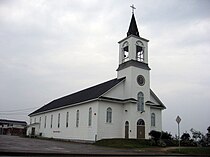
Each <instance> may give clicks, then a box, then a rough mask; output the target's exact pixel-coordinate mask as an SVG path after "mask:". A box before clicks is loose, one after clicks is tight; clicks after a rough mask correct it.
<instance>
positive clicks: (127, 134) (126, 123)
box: [125, 121, 129, 138]
mask: <svg viewBox="0 0 210 157" xmlns="http://www.w3.org/2000/svg"><path fill="white" fill-rule="evenodd" d="M125 138H129V122H128V121H126V122H125Z"/></svg>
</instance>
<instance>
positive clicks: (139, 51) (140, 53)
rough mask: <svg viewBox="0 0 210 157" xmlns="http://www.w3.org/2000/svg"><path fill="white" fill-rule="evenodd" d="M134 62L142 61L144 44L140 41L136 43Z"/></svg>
mask: <svg viewBox="0 0 210 157" xmlns="http://www.w3.org/2000/svg"><path fill="white" fill-rule="evenodd" d="M136 60H137V61H140V62H143V61H144V44H143V43H142V42H141V41H137V42H136Z"/></svg>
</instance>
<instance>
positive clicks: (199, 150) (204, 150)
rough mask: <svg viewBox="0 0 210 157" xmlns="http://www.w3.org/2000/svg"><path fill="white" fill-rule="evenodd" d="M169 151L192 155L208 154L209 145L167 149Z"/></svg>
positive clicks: (209, 152) (209, 153)
mask: <svg viewBox="0 0 210 157" xmlns="http://www.w3.org/2000/svg"><path fill="white" fill-rule="evenodd" d="M169 152H171V153H180V154H192V155H210V147H182V148H180V151H179V149H172V150H169Z"/></svg>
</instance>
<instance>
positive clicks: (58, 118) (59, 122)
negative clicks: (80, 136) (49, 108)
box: [58, 113, 61, 128]
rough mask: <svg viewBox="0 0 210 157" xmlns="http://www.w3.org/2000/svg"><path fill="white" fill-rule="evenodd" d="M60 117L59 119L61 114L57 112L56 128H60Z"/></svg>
mask: <svg viewBox="0 0 210 157" xmlns="http://www.w3.org/2000/svg"><path fill="white" fill-rule="evenodd" d="M60 119H61V115H60V113H58V128H60Z"/></svg>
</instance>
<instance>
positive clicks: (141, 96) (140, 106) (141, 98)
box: [137, 92, 144, 112]
mask: <svg viewBox="0 0 210 157" xmlns="http://www.w3.org/2000/svg"><path fill="white" fill-rule="evenodd" d="M137 100H138V101H137V111H140V112H144V93H143V92H139V93H138V95H137Z"/></svg>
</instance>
